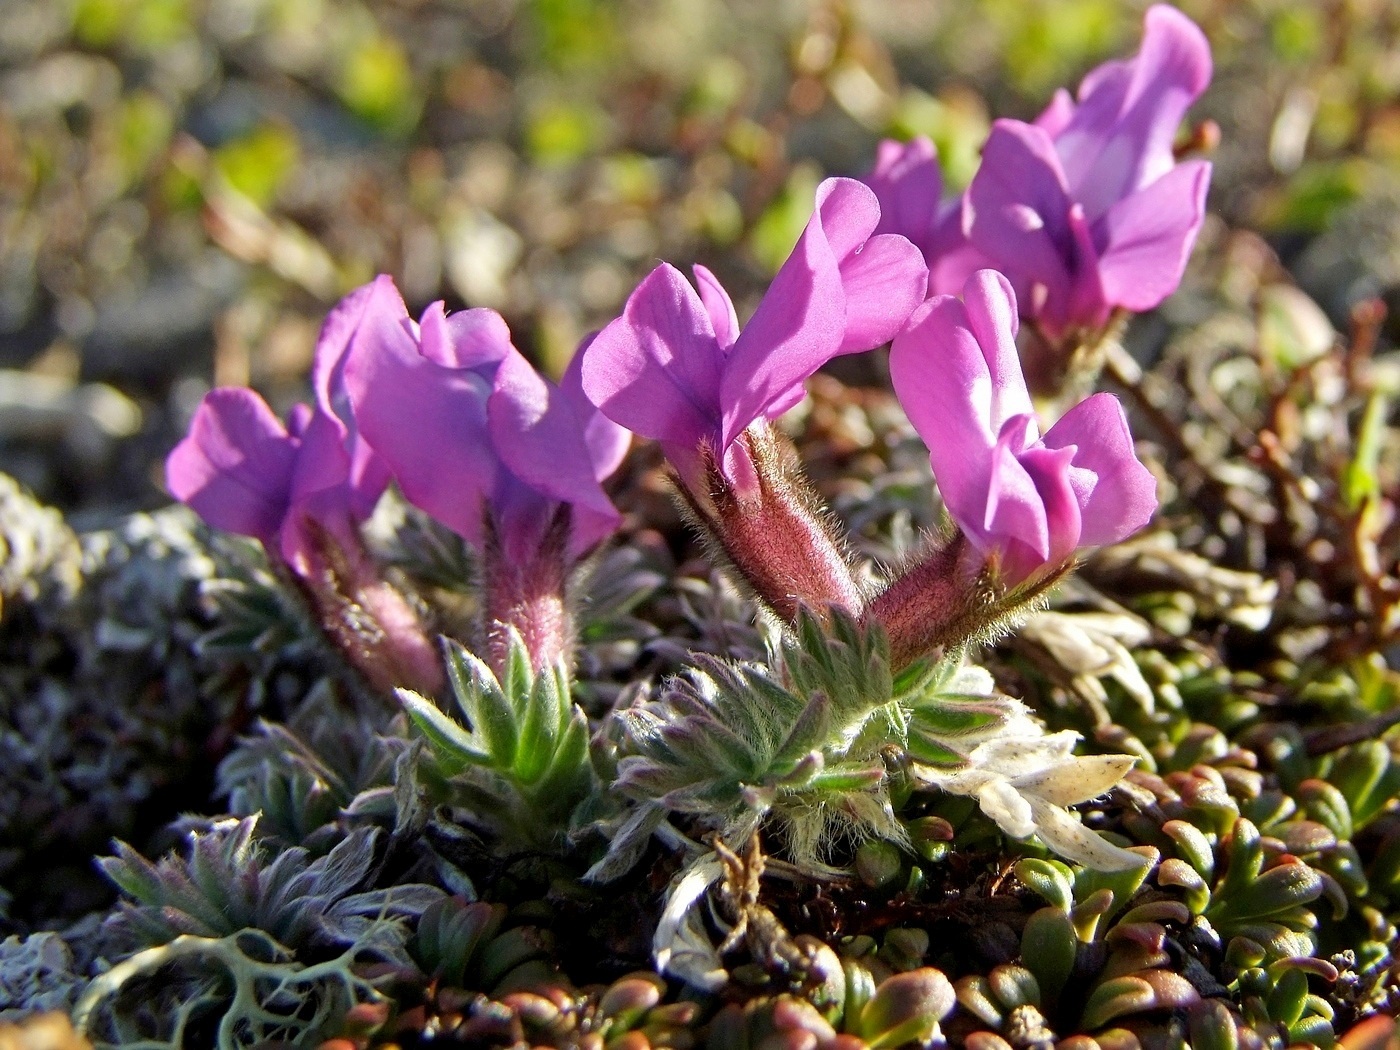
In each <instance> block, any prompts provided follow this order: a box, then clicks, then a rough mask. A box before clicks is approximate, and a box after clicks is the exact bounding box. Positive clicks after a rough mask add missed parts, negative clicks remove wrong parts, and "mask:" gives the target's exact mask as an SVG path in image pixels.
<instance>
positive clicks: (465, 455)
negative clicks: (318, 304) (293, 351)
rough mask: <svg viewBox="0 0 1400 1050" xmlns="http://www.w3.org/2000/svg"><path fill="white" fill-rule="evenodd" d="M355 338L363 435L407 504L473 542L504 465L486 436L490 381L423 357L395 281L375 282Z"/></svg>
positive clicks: (353, 398)
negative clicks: (412, 332)
mask: <svg viewBox="0 0 1400 1050" xmlns="http://www.w3.org/2000/svg"><path fill="white" fill-rule="evenodd" d="M373 287H374V296H373V299H372V301H371V302H370V303H369V304H367V306H366V310H365V317H364V321H363V322H362V323H361V325H360V327H359V329H358V330H357V331H356V333H355V336H354V338H353V339H352V340H351V345H350V351H349V357H348V360H347V362H346V365H345V389H346V392H347V394H348V395H349V398H350V403H351V406H352V407H353V409H354V412H355V419H356V421H357V422H358V424H359V427H360V433H361V434H363V435H364V437H365V439H366V440H367V441H368V442H369V444H370V445H371V446H372V447H373V448H374V450H375V451H376V452H377V453H379V455H380V456H381V457H382V458H383V460H384V462H385V464H386V465H387V467H388V469H389V470H390V472H391V473H392V474H393V476H394V478H395V479H396V480H397V481H398V483H399V488H400V489H401V490H402V491H403V494H404V498H405V499H407V500H408V501H409V502H410V503H412V504H413V505H414V506H416V507H418V508H420V509H421V510H423V511H425V512H427V513H428V514H430V515H432V516H433V517H434V518H436V519H437V520H438V521H440V522H442V523H443V524H444V525H446V526H447V527H448V528H450V529H452V530H453V531H454V532H457V533H458V534H460V535H461V536H463V537H465V538H466V539H467V540H468V541H470V542H472V543H476V544H479V543H480V542H481V526H482V501H483V499H484V498H485V494H486V493H488V492H489V491H490V490H491V489H492V487H493V486H494V484H495V480H496V475H497V472H498V471H499V469H500V465H499V463H498V462H497V459H496V456H495V455H494V453H493V452H492V450H491V445H490V441H489V439H488V435H487V433H486V397H487V395H488V394H489V392H490V390H489V387H488V386H487V384H486V382H485V380H483V378H482V377H481V376H479V375H476V374H475V373H473V372H471V371H468V370H464V369H452V368H443V367H441V366H440V365H437V364H434V363H433V362H432V361H429V360H428V359H427V358H425V357H423V356H422V355H421V354H420V353H419V347H418V344H417V342H416V341H415V340H414V338H413V336H412V335H411V334H410V328H409V326H408V311H407V310H406V309H405V308H404V305H403V300H402V299H400V298H399V295H398V292H397V291H396V290H395V289H394V286H393V284H392V282H383V283H381V282H376V283H375V285H374V286H373Z"/></svg>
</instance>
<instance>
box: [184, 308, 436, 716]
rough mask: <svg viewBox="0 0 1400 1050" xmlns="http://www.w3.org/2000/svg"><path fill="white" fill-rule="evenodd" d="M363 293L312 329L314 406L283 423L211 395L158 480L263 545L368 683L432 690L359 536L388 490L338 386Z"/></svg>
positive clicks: (238, 392)
mask: <svg viewBox="0 0 1400 1050" xmlns="http://www.w3.org/2000/svg"><path fill="white" fill-rule="evenodd" d="M369 292H370V288H368V287H366V288H361V289H359V290H358V291H356V292H353V293H351V294H350V295H349V296H347V297H346V298H345V299H344V300H343V301H342V302H341V303H340V304H339V305H338V306H337V307H336V308H335V309H334V310H333V311H332V312H331V314H330V316H329V317H328V318H327V319H326V323H325V325H324V326H323V327H322V329H321V335H320V338H319V340H318V341H317V344H316V357H315V362H314V365H313V374H312V386H313V387H314V389H315V392H316V405H315V407H308V406H306V405H297V406H296V407H295V408H294V409H293V410H292V413H291V416H290V419H289V421H288V425H287V426H286V427H284V426H283V425H282V423H281V421H279V420H278V418H277V416H276V415H274V414H273V412H272V410H271V409H270V408H268V407H267V404H266V403H265V402H264V401H263V399H262V398H261V397H259V396H258V395H257V394H255V393H254V392H253V391H251V390H247V389H233V388H225V389H220V390H213V391H210V393H209V394H208V395H206V396H205V398H204V400H203V402H202V403H201V404H200V406H199V408H198V409H197V410H196V412H195V414H194V419H193V420H192V421H191V423H190V432H189V434H188V436H186V437H185V439H184V440H183V441H181V442H180V443H179V444H178V445H176V446H175V449H174V450H173V451H172V452H171V453H170V456H169V458H168V459H167V460H166V464H165V474H166V485H167V487H168V488H169V490H170V492H171V494H172V495H174V496H175V498H176V499H179V500H181V501H182V502H184V503H187V504H188V505H189V506H190V507H192V508H193V509H194V510H195V511H196V512H197V513H198V514H199V515H200V516H201V517H202V518H204V520H205V521H207V522H208V523H209V524H211V525H213V526H215V527H216V528H221V529H225V530H227V531H229V532H236V533H240V534H242V535H245V536H252V537H254V538H255V539H258V540H261V541H262V543H263V546H264V547H266V548H267V550H268V553H269V554H270V555H271V557H272V560H273V562H274V564H277V563H280V564H282V565H284V566H285V567H286V569H287V570H289V572H290V576H291V578H292V580H293V581H294V582H295V583H296V584H297V585H298V587H299V589H300V590H301V591H302V593H303V594H304V596H305V597H306V599H307V601H308V603H309V604H310V606H311V608H312V610H313V611H314V612H315V613H316V616H317V618H318V620H319V622H320V624H321V627H322V629H323V630H325V632H326V633H327V634H328V635H329V636H330V637H331V639H332V640H333V641H334V642H335V643H336V645H337V646H339V648H340V649H341V651H342V652H343V653H344V655H345V656H346V658H347V659H348V660H349V661H350V662H351V663H352V664H354V665H355V666H356V667H357V668H359V670H360V671H361V672H362V673H363V674H364V676H365V678H366V679H367V680H368V681H369V682H370V683H371V684H372V685H373V686H375V687H376V688H378V689H381V690H384V691H388V690H389V689H391V688H393V687H394V686H396V685H408V686H411V687H413V688H416V689H419V690H420V691H423V692H426V693H430V694H431V693H433V692H436V691H437V690H438V689H439V688H440V687H441V685H442V681H443V676H442V668H441V665H440V664H439V662H438V659H437V653H436V651H435V649H434V646H433V643H432V640H431V638H430V637H429V635H428V633H427V632H426V630H425V629H424V627H423V625H422V623H421V622H420V621H419V618H418V615H417V613H416V612H415V611H414V610H413V608H412V606H411V605H409V604H408V603H407V602H406V601H405V600H404V598H403V596H402V595H401V594H399V593H398V592H397V591H396V590H394V588H393V587H392V586H390V585H389V584H388V583H387V582H386V581H384V580H383V579H382V578H381V577H380V575H379V573H378V571H377V569H376V567H375V565H374V562H373V559H372V558H371V557H370V555H369V553H368V552H367V551H366V550H365V548H364V544H363V542H362V541H361V539H360V535H359V524H360V523H361V522H362V521H364V520H365V519H366V518H367V517H369V515H370V514H371V512H373V510H374V506H375V504H376V503H377V502H378V500H379V497H380V496H381V495H383V493H384V489H385V487H386V486H387V485H388V483H389V475H388V472H387V468H386V466H385V464H384V463H383V462H382V461H381V460H380V458H379V457H378V456H377V455H375V453H374V452H373V450H372V449H371V448H370V447H369V446H368V445H367V444H366V443H365V441H364V439H363V438H362V437H361V436H360V434H359V432H358V428H357V427H356V426H355V422H354V420H353V418H352V417H350V416H348V402H347V400H346V397H345V389H344V384H343V370H344V364H345V358H346V351H347V349H348V346H349V343H350V340H351V339H352V337H353V335H354V333H355V332H356V330H357V328H358V327H359V325H360V324H362V323H363V321H364V316H365V311H366V310H367V309H368V308H369V306H370V305H371V302H370V297H369Z"/></svg>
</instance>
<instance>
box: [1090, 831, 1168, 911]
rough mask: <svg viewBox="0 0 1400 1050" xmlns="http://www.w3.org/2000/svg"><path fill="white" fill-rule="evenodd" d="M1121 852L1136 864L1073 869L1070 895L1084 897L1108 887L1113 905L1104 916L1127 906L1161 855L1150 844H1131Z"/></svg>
mask: <svg viewBox="0 0 1400 1050" xmlns="http://www.w3.org/2000/svg"><path fill="white" fill-rule="evenodd" d="M1115 848H1116V847H1115ZM1123 852H1124V853H1127V854H1129V855H1130V856H1135V857H1136V858H1137V860H1136V864H1134V865H1132V866H1129V867H1125V868H1116V869H1115V868H1097V867H1087V868H1083V869H1081V870H1080V871H1078V872H1076V873H1075V876H1074V896H1075V898H1076V899H1077V900H1084V899H1086V898H1087V897H1089V896H1090V895H1091V894H1093V893H1096V892H1097V891H1099V890H1108V891H1109V892H1110V893H1112V894H1113V906H1112V908H1111V909H1110V910H1109V911H1108V912H1107V914H1106V915H1105V918H1107V919H1111V918H1113V917H1114V916H1115V915H1117V914H1118V913H1119V912H1121V911H1122V910H1123V909H1124V908H1125V907H1127V905H1128V901H1129V900H1130V899H1131V898H1132V896H1133V894H1134V893H1136V892H1137V891H1138V889H1139V887H1141V886H1142V884H1143V881H1144V880H1145V879H1146V878H1147V876H1148V873H1149V872H1151V871H1152V869H1153V868H1155V867H1156V866H1157V861H1158V860H1159V859H1160V857H1161V854H1160V853H1158V851H1157V850H1156V849H1155V848H1154V847H1152V846H1133V847H1131V848H1130V849H1126V850H1123Z"/></svg>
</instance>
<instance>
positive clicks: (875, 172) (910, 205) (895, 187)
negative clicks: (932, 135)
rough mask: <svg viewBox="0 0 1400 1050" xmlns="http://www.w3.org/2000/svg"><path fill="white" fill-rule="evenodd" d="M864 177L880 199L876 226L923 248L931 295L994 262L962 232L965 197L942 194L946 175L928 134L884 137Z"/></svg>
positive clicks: (951, 289)
mask: <svg viewBox="0 0 1400 1050" xmlns="http://www.w3.org/2000/svg"><path fill="white" fill-rule="evenodd" d="M862 181H863V182H865V184H866V185H867V186H869V187H870V188H871V189H872V190H874V191H875V196H876V198H877V199H878V200H879V202H880V225H879V226H877V227H876V228H875V232H876V233H898V234H902V235H903V236H905V237H908V238H909V240H911V241H913V242H914V244H915V246H917V247H918V249H919V250H920V251H921V252H923V255H924V261H925V262H926V263H927V264H928V291H929V294H930V295H944V294H955V293H957V292H960V291H961V290H962V286H963V284H964V283H965V282H966V281H967V279H968V277H969V276H971V274H972V272H973V271H974V270H980V269H982V268H983V267H985V266H989V265H990V263H989V262H988V260H987V257H986V256H985V255H983V254H982V253H981V252H980V251H978V250H977V248H976V247H975V246H974V245H973V244H972V242H971V241H969V240H968V239H967V235H966V234H964V233H963V229H962V208H963V205H962V198H961V197H953V198H951V199H949V200H946V201H945V200H942V199H941V194H942V193H943V176H942V173H941V172H940V171H939V170H938V151H937V149H935V147H934V145H933V143H932V142H931V141H930V140H929V139H927V138H925V137H924V136H922V135H920V136H919V137H917V138H914V139H910V140H909V141H908V142H896V141H895V140H894V139H885V140H884V141H883V142H881V143H880V147H879V150H878V151H877V152H876V154H875V167H874V168H873V169H871V171H870V173H869V174H868V175H866V176H865V178H864V179H863V180H862Z"/></svg>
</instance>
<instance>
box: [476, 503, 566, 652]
mask: <svg viewBox="0 0 1400 1050" xmlns="http://www.w3.org/2000/svg"><path fill="white" fill-rule="evenodd" d="M570 516H571V515H570V513H569V508H568V506H567V505H565V506H561V507H560V508H559V509H558V510H556V511H555V512H554V517H553V518H552V519H551V520H550V522H549V525H548V526H547V527H546V528H545V531H544V536H543V537H542V538H541V540H540V542H539V546H538V547H537V548H536V549H535V550H534V551H533V552H529V553H526V554H525V555H524V556H523V557H520V558H516V557H512V556H511V554H510V553H509V548H508V545H507V544H506V543H505V542H504V541H503V540H502V538H501V536H500V534H499V532H498V531H497V527H496V524H495V522H494V521H491V520H488V521H487V522H486V526H485V528H484V530H483V542H482V547H481V590H482V594H481V601H482V607H483V609H484V615H483V620H484V621H485V627H486V662H487V664H488V665H489V666H490V667H491V669H492V670H493V671H495V672H496V674H497V675H503V673H504V669H505V667H506V663H507V661H508V660H509V658H510V648H511V644H512V634H513V633H514V634H516V635H518V636H519V638H520V641H521V643H522V644H523V645H524V646H525V651H526V652H527V653H529V654H530V659H531V663H532V664H533V666H534V668H535V669H536V670H538V669H540V668H543V667H553V666H554V665H556V664H558V663H560V662H561V661H562V662H563V663H564V664H566V665H567V664H568V662H569V659H570V656H571V653H570V648H569V647H570V645H571V643H572V640H573V622H572V619H571V617H570V615H569V605H568V601H567V599H566V588H567V586H568V568H569V565H570V562H569V559H568V556H567V552H568V540H569V519H570Z"/></svg>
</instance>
